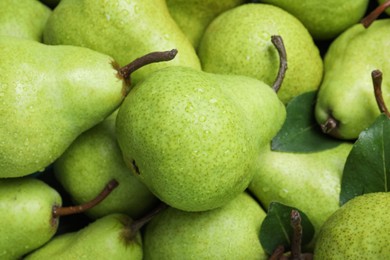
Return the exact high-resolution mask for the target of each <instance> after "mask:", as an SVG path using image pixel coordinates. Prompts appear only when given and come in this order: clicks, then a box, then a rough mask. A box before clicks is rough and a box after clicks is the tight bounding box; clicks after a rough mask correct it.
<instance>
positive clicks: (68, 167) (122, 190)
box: [53, 110, 157, 219]
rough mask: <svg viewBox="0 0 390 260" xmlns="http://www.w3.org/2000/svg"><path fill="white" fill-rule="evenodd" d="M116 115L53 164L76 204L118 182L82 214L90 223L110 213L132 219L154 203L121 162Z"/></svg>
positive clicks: (140, 183) (74, 143) (88, 133)
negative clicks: (96, 203)
mask: <svg viewBox="0 0 390 260" xmlns="http://www.w3.org/2000/svg"><path fill="white" fill-rule="evenodd" d="M117 111H118V110H116V111H115V112H114V113H112V114H111V115H110V116H109V117H108V118H107V119H105V120H104V121H103V122H102V123H100V124H98V125H96V126H95V127H93V128H91V129H89V130H87V131H86V132H84V133H82V134H81V135H79V136H78V137H77V139H76V140H75V141H74V142H73V143H72V144H71V146H70V147H69V148H68V149H67V150H66V151H65V152H64V153H63V154H62V155H61V156H60V157H59V158H58V159H57V160H56V161H55V162H54V164H53V166H54V167H53V169H54V173H55V177H56V179H57V180H58V181H59V183H60V184H61V185H62V187H64V189H65V190H66V191H67V192H68V194H69V195H70V197H71V198H72V200H73V201H75V202H76V203H77V204H81V203H85V202H86V201H89V200H90V199H91V198H93V197H94V196H95V194H96V193H97V192H99V191H100V190H101V189H102V187H103V186H104V185H105V184H106V183H107V182H108V181H109V180H111V179H115V180H117V181H118V183H119V186H118V188H116V190H115V191H113V192H112V193H111V194H110V196H109V197H108V198H107V199H105V200H104V201H102V202H101V203H99V204H98V205H96V206H95V207H93V208H91V209H90V210H88V211H86V212H85V214H87V215H88V216H89V217H90V218H93V219H97V218H100V217H103V216H105V215H108V214H111V213H123V214H127V215H128V216H130V217H131V218H133V219H134V218H138V217H140V216H142V215H143V214H144V213H146V212H147V211H149V210H150V209H151V208H152V207H153V206H154V205H155V204H156V203H157V199H156V197H155V196H154V195H153V194H152V193H151V192H150V191H149V189H148V188H147V187H146V186H145V185H144V184H143V183H142V182H140V181H139V180H138V179H137V178H136V177H135V176H134V175H133V174H132V173H131V171H130V169H129V168H128V167H127V166H126V165H125V163H124V161H123V158H122V154H121V151H120V149H119V146H118V144H117V140H116V134H115V119H116V115H117Z"/></svg>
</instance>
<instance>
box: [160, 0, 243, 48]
mask: <svg viewBox="0 0 390 260" xmlns="http://www.w3.org/2000/svg"><path fill="white" fill-rule="evenodd" d="M244 3H245V0H227V1H226V0H225V1H218V0H201V1H199V0H167V6H168V10H169V13H170V14H171V16H172V18H173V19H174V20H175V21H176V23H177V24H178V25H179V27H180V28H181V30H182V31H183V32H184V33H185V35H186V36H187V37H188V39H189V40H190V42H191V43H192V45H193V46H194V48H195V49H197V47H198V45H199V41H200V39H201V37H202V35H203V32H204V31H205V29H206V28H207V26H208V25H209V23H210V22H211V21H212V20H213V19H214V18H215V17H217V16H218V15H219V14H221V13H223V12H225V11H227V10H229V9H231V8H233V7H236V6H238V5H241V4H244Z"/></svg>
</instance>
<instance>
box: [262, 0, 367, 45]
mask: <svg viewBox="0 0 390 260" xmlns="http://www.w3.org/2000/svg"><path fill="white" fill-rule="evenodd" d="M261 2H263V3H267V4H272V5H275V6H278V7H280V8H282V9H284V10H286V11H287V12H289V13H291V14H292V15H294V16H295V17H297V18H298V19H299V20H300V21H301V22H302V24H303V25H305V27H306V28H307V29H308V31H309V32H310V34H311V35H312V36H313V38H314V39H315V40H331V39H333V38H335V37H337V36H338V35H339V34H340V33H342V32H343V31H345V30H346V29H348V28H349V27H350V26H352V25H355V24H356V23H358V22H359V21H360V19H362V18H363V16H364V14H365V13H366V10H367V7H368V2H369V0H347V1H343V2H340V1H338V0H330V1H329V0H328V1H325V2H324V1H320V0H314V1H313V0H304V1H299V3H298V2H294V1H288V0H262V1H261ZM347 14H348V15H347Z"/></svg>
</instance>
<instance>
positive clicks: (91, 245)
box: [24, 213, 143, 260]
mask: <svg viewBox="0 0 390 260" xmlns="http://www.w3.org/2000/svg"><path fill="white" fill-rule="evenodd" d="M132 222H133V220H132V219H131V218H130V217H129V216H127V215H125V214H118V213H116V214H109V215H106V216H104V217H101V218H99V219H97V220H95V221H94V222H92V223H91V224H89V225H88V226H86V227H84V228H82V229H80V230H78V231H76V232H70V233H65V234H61V235H58V236H56V237H54V238H52V239H51V240H50V241H49V242H48V243H46V244H45V245H44V246H42V247H41V248H39V249H37V250H36V251H34V252H32V253H30V254H29V255H27V256H26V257H25V258H24V259H26V260H33V259H37V260H40V259H57V260H60V259H64V260H78V259H115V260H117V259H118V260H120V259H131V260H142V255H143V252H142V239H141V233H140V231H139V230H137V231H136V232H135V233H133V230H132V229H131V223H132Z"/></svg>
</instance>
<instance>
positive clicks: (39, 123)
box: [0, 36, 174, 178]
mask: <svg viewBox="0 0 390 260" xmlns="http://www.w3.org/2000/svg"><path fill="white" fill-rule="evenodd" d="M169 53H170V52H169ZM170 54H172V55H173V56H171V57H170V59H171V58H172V57H174V52H173V53H170ZM151 55H154V54H153V53H152V54H151ZM145 56H146V57H149V58H150V55H145ZM168 56H170V55H168ZM152 57H153V56H152ZM149 58H148V59H149ZM141 60H142V59H141ZM139 61H140V60H138V59H137V60H135V62H136V63H137V64H138V65H140V64H139ZM130 65H133V63H130ZM130 67H131V68H133V69H134V67H133V66H130ZM131 68H130V69H131ZM0 69H1V71H3V72H4V73H3V75H2V77H1V78H0V100H1V102H0V121H1V122H2V125H1V127H0V139H1V142H0V177H3V178H7V177H20V176H25V175H28V174H32V173H34V172H37V171H42V170H44V169H45V167H47V166H48V165H50V164H51V163H52V162H54V161H55V160H56V159H57V158H58V157H59V156H60V155H61V154H62V153H63V152H64V151H65V150H66V149H67V147H68V146H69V145H70V144H71V143H72V142H73V141H74V140H75V139H76V138H77V136H78V135H79V134H81V133H82V132H84V131H85V130H87V129H89V128H91V127H92V126H94V125H96V124H98V123H100V122H101V121H102V120H104V119H105V118H106V117H107V116H109V115H110V114H111V113H113V111H114V110H115V109H117V108H118V107H119V106H120V104H121V102H122V101H123V99H124V96H125V95H126V94H127V92H128V89H129V84H130V82H129V80H128V77H129V74H130V73H131V70H128V69H129V68H128V67H126V66H125V67H122V68H118V67H117V65H115V62H114V60H113V59H112V58H111V57H110V56H107V55H105V54H102V53H99V52H96V51H93V50H90V49H88V48H84V47H77V46H64V45H63V46H48V45H45V44H42V43H39V42H36V41H32V40H26V39H18V38H15V37H5V36H3V37H0Z"/></svg>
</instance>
